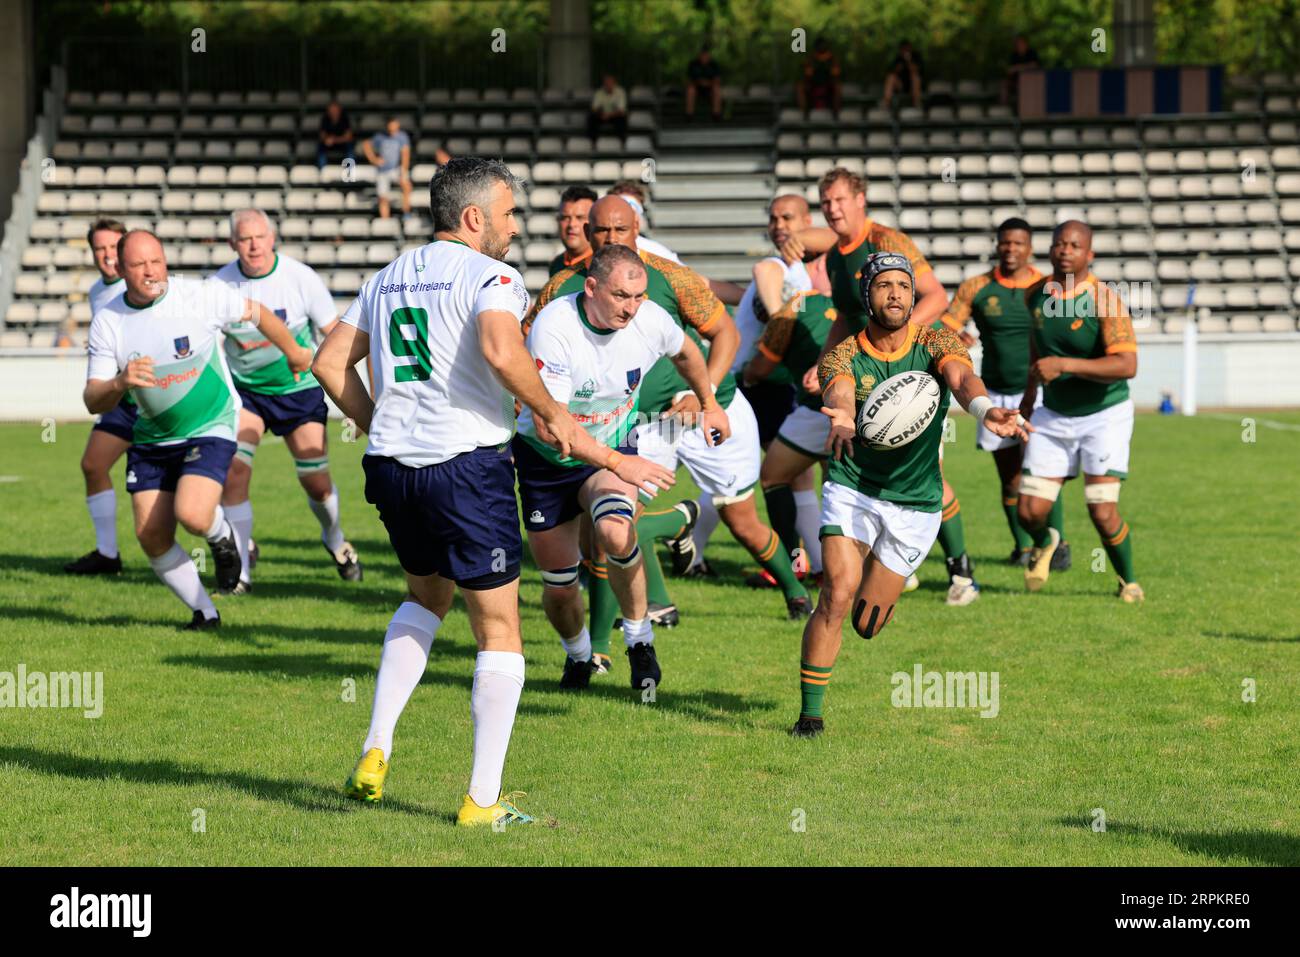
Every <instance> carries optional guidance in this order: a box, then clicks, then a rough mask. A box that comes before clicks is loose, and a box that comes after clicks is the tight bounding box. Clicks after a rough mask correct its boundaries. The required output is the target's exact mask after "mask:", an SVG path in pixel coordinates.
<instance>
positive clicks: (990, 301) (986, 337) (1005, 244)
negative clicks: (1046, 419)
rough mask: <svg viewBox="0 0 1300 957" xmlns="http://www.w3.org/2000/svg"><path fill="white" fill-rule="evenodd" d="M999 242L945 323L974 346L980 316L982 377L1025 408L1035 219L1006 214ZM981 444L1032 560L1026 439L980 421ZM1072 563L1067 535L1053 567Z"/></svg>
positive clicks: (1016, 560) (1015, 560)
mask: <svg viewBox="0 0 1300 957" xmlns="http://www.w3.org/2000/svg"><path fill="white" fill-rule="evenodd" d="M996 242H997V255H998V264H997V265H996V266H994V267H993V268H992V269H991V270H989V271H988V272H986V273H982V274H980V275H978V276H972V277H971V278H970V279H967V280H966V281H965V282H963V283H962V284H961V285H960V286H958V287H957V293H956V295H954V296H953V300H952V304H951V305H950V306H949V307H948V311H947V312H946V313H944V317H943V323H944V325H945V326H947V327H948V328H950V329H952V330H953V331H954V332H956V333H957V334H958V335H959V336H960V337H961V340H962V343H963V344H964V345H966V346H967V347H970V346H972V345H974V344H975V342H976V340H975V338H974V337H972V336H971V335H970V334H969V333H967V332H966V331H965V328H966V323H967V321H968V320H971V321H974V323H975V328H976V329H977V330H978V331H979V342H980V343H982V344H983V347H984V359H983V362H982V364H981V366H980V378H981V379H983V380H984V385H985V386H986V387H987V388H988V390H989V399H990V400H992V402H993V404H994V405H996V406H997V407H998V408H1001V409H1019V408H1020V400H1021V399H1022V398H1023V396H1024V392H1025V386H1026V384H1027V383H1028V381H1029V310H1028V309H1027V308H1026V307H1025V294H1024V291H1025V289H1027V288H1028V287H1030V286H1032V285H1033V284H1034V283H1035V282H1037V281H1038V280H1039V279H1041V278H1042V275H1043V274H1042V273H1041V272H1039V270H1038V269H1037V267H1035V266H1034V264H1033V263H1032V262H1031V261H1030V259H1031V257H1032V256H1033V242H1032V236H1031V233H1030V228H1029V223H1027V222H1025V221H1024V220H1023V219H1015V218H1013V219H1008V220H1006V221H1005V222H1004V223H1003V224H1002V225H1001V226H999V227H998V229H997V233H996ZM1039 404H1040V405H1041V404H1042V400H1041V399H1040V400H1039ZM975 447H976V448H979V449H984V450H985V451H986V452H992V453H993V463H994V465H996V466H997V470H998V479H999V480H1000V481H1001V483H1002V511H1003V513H1004V514H1005V515H1006V519H1007V525H1008V527H1010V529H1011V538H1012V543H1013V547H1012V552H1011V558H1010V562H1011V564H1013V565H1024V564H1025V563H1026V562H1028V561H1029V548H1030V544H1031V543H1030V540H1029V533H1028V532H1026V531H1025V530H1024V528H1022V527H1021V525H1020V519H1019V516H1018V514H1017V513H1018V507H1019V501H1020V491H1019V489H1020V462H1021V459H1022V458H1023V457H1024V451H1025V448H1024V444H1023V443H1021V441H1020V440H1019V439H1016V438H1003V437H1002V436H1000V435H994V434H993V433H992V432H990V431H989V430H988V429H986V428H984V427H983V426H980V427H979V428H978V429H976V434H975ZM1062 504H1063V503H1062V502H1061V500H1060V499H1059V498H1058V499H1057V500H1056V501H1055V502H1054V503H1053V505H1052V515H1051V521H1050V524H1051V526H1052V527H1053V528H1055V529H1056V530H1057V531H1058V532H1062V511H1063V509H1062ZM1062 537H1064V533H1063V532H1062ZM1069 567H1070V545H1069V543H1068V542H1065V541H1062V542H1061V544H1060V546H1059V547H1058V548H1057V549H1056V554H1055V555H1053V556H1052V570H1053V571H1058V570H1059V571H1065V570H1067V569H1068V568H1069Z"/></svg>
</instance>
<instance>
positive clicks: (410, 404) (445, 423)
mask: <svg viewBox="0 0 1300 957" xmlns="http://www.w3.org/2000/svg"><path fill="white" fill-rule="evenodd" d="M490 311H491V312H508V313H510V315H512V316H514V317H515V318H516V319H517V320H519V321H521V322H522V321H523V318H524V314H525V313H526V312H527V311H528V290H526V289H525V288H524V281H523V278H522V277H521V276H520V275H519V273H518V272H517V271H516V270H515V269H514V267H512V266H508V265H506V264H505V263H503V262H498V261H497V260H495V259H493V258H491V257H490V256H485V255H483V253H480V252H475V251H474V250H472V249H470V248H469V247H468V246H466V245H465V244H464V243H461V242H456V241H454V240H435V241H434V242H432V243H429V244H428V245H426V246H421V247H420V248H419V249H413V250H411V251H410V252H407V253H403V254H402V255H401V256H399V257H397V259H395V260H393V261H392V262H391V263H389V264H388V265H387V266H385V267H384V268H383V269H381V270H379V272H377V273H375V275H373V276H372V277H370V279H369V281H367V282H366V284H365V285H364V286H362V287H361V292H360V293H359V294H358V295H357V298H356V300H355V301H354V302H353V303H352V305H351V306H349V307H348V311H347V312H346V313H344V314H343V319H342V321H343V322H346V323H348V324H349V325H352V326H356V327H357V328H358V329H359V330H361V331H362V332H364V333H366V334H367V335H368V336H370V361H371V367H372V371H373V375H374V400H375V414H374V418H373V420H372V421H371V424H370V441H369V444H368V445H367V447H366V452H367V454H369V455H384V456H389V457H391V458H395V459H397V460H398V461H399V462H401V463H402V464H404V465H410V466H412V467H417V468H418V467H421V466H425V465H436V464H438V463H439V462H445V461H447V460H448V459H450V458H453V457H455V456H457V455H460V454H462V453H464V452H469V451H471V450H472V449H477V448H481V447H483V446H490V445H504V444H505V443H506V442H508V441H510V437H511V436H512V435H513V434H514V424H515V400H514V396H512V395H510V393H508V392H507V391H506V390H505V387H504V386H502V385H501V383H500V382H499V381H498V380H497V378H496V375H495V374H494V373H493V371H492V367H491V366H489V365H488V362H487V359H485V358H484V357H483V350H482V349H481V348H480V346H479V339H478V315H479V313H482V312H490Z"/></svg>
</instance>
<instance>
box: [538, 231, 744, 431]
mask: <svg viewBox="0 0 1300 957" xmlns="http://www.w3.org/2000/svg"><path fill="white" fill-rule="evenodd" d="M637 253H638V255H640V257H641V261H642V262H643V263H645V267H646V273H647V281H646V298H647V299H648V300H649V301H650V302H653V303H655V304H657V305H659V306H660V307H662V308H663V309H664V310H665V311H667V313H668V315H670V316H672V318H673V321H674V322H676V323H677V324H678V325H679V326H681V327H682V329H684V330H685V331H686V334H687V335H688V336H690V337H691V339H693V340H694V342H695V344H696V345H697V346H699V347H700V351H701V352H702V353H704V355H705V356H706V357H707V356H708V354H709V350H708V346H707V345H706V344H705V341H704V339H703V337H702V336H701V335H700V333H701V332H707V331H708V330H709V329H711V328H713V327H714V325H716V324H717V323H718V322H720V321H721V320H722V318H723V317H725V316H726V315H727V307H726V306H724V305H723V304H722V301H721V300H720V299H718V297H717V296H715V295H714V294H713V290H711V289H710V288H709V284H708V283H707V282H705V281H704V279H703V278H702V277H701V276H700V275H699V274H698V273H696V272H694V271H693V270H691V269H689V268H687V267H686V266H683V265H682V264H681V263H676V262H673V261H672V260H671V259H665V258H664V257H662V256H656V255H655V254H654V253H648V252H645V251H644V250H638V251H637ZM588 265H590V260H587V261H586V262H584V263H583V264H582V267H581V268H580V269H564V270H561V271H560V272H558V273H556V274H555V275H554V276H552V277H551V278H550V280H549V281H548V282H547V283H546V285H545V286H544V287H543V288H542V291H541V292H540V293H538V295H537V301H536V302H535V303H534V304H533V307H532V309H531V310H530V311H529V313H528V315H527V316H526V317H525V319H524V335H525V336H526V335H528V331H529V329H530V328H531V326H532V323H533V320H534V319H535V318H536V316H537V313H538V312H539V311H540V310H541V309H542V308H543V307H545V306H546V304H547V303H549V302H550V301H551V300H552V299H556V298H558V297H559V296H566V295H569V294H570V293H575V292H580V291H581V290H582V287H583V284H584V283H585V282H586V281H587V269H586V267H587V266H588ZM689 390H690V386H688V385H687V384H686V380H685V379H683V378H682V377H681V373H679V372H678V371H677V367H676V366H675V365H673V363H672V361H671V360H670V359H668V358H667V357H665V358H663V359H660V360H659V361H658V362H657V363H655V365H654V367H653V368H652V369H651V370H650V371H649V372H648V373H646V377H645V381H644V382H642V383H641V411H642V412H644V413H646V414H647V415H649V416H651V417H657V416H658V415H659V413H661V412H666V411H667V410H668V409H669V407H671V406H672V404H673V396H675V395H676V394H677V393H679V392H683V391H689ZM735 395H736V377H735V376H733V375H732V374H731V373H730V372H728V373H727V375H726V376H725V377H724V378H723V380H722V381H721V382H720V383H718V389H717V393H716V394H715V397H716V398H717V400H718V404H719V405H720V406H722V407H723V408H724V409H725V408H727V406H729V405H730V404H731V400H732V398H734V397H735Z"/></svg>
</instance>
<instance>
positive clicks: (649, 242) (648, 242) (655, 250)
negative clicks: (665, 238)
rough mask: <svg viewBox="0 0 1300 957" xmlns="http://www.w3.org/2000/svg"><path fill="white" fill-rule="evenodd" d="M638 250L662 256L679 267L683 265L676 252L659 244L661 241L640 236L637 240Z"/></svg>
mask: <svg viewBox="0 0 1300 957" xmlns="http://www.w3.org/2000/svg"><path fill="white" fill-rule="evenodd" d="M636 248H637V249H640V250H643V251H645V252H648V253H651V254H652V255H655V256H662V257H663V258H664V259H671V260H672V261H673V262H675V263H677V264H678V265H679V266H680V265H681V264H682V261H681V259H680V258H678V256H677V254H676V253H675V252H673V251H672V250H671V249H669V248H668V247H667V246H665V245H664V244H663V243H661V242H659V240H657V239H651V238H650V237H649V236H638V237H637V238H636Z"/></svg>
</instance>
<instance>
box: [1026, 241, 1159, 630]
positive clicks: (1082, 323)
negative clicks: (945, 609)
mask: <svg viewBox="0 0 1300 957" xmlns="http://www.w3.org/2000/svg"><path fill="white" fill-rule="evenodd" d="M1050 258H1051V263H1052V275H1051V276H1050V277H1048V276H1044V277H1043V278H1042V279H1040V280H1038V282H1036V283H1034V284H1033V285H1032V286H1030V287H1029V288H1028V289H1026V290H1025V305H1026V306H1027V307H1028V309H1029V314H1030V316H1031V317H1032V318H1031V335H1032V338H1031V340H1030V350H1029V362H1030V366H1029V386H1028V388H1026V389H1025V394H1024V397H1023V398H1022V399H1021V402H1020V414H1021V415H1023V416H1024V417H1025V418H1026V419H1028V418H1030V416H1033V423H1034V429H1035V431H1034V432H1033V433H1032V434H1031V435H1030V437H1029V442H1028V444H1027V446H1026V448H1025V460H1024V466H1023V468H1022V470H1021V478H1020V523H1021V524H1022V525H1023V526H1024V527H1025V530H1026V531H1027V532H1029V535H1030V537H1031V538H1032V539H1033V543H1034V547H1033V550H1032V551H1031V552H1030V553H1029V564H1028V565H1026V566H1025V588H1026V589H1028V590H1029V591H1038V590H1039V589H1041V588H1042V587H1043V586H1044V585H1045V584H1046V583H1047V578H1048V574H1049V573H1050V571H1051V563H1052V556H1053V554H1054V553H1055V552H1056V549H1057V547H1058V546H1059V545H1060V541H1061V535H1060V533H1059V532H1058V531H1057V530H1056V529H1054V528H1052V527H1051V526H1050V525H1049V524H1048V516H1049V515H1050V513H1051V510H1052V503H1053V502H1055V501H1056V499H1057V497H1058V496H1059V495H1060V494H1061V485H1062V484H1063V483H1064V482H1066V481H1067V480H1069V479H1072V478H1075V477H1076V476H1078V474H1079V472H1080V471H1082V472H1083V483H1084V484H1083V497H1084V501H1085V502H1087V504H1088V515H1089V517H1090V518H1091V519H1092V524H1093V526H1094V527H1095V528H1096V529H1097V534H1098V535H1100V536H1101V542H1102V545H1104V546H1105V549H1106V554H1107V556H1108V557H1109V558H1110V561H1111V564H1112V565H1113V566H1114V567H1115V572H1116V573H1117V574H1118V576H1119V589H1118V591H1117V597H1118V598H1119V599H1120V600H1121V601H1124V602H1127V603H1129V604H1136V603H1139V602H1141V601H1142V600H1143V598H1144V595H1143V593H1142V587H1141V586H1140V585H1139V584H1138V583H1137V579H1136V576H1135V573H1134V571H1133V537H1132V536H1131V535H1130V534H1129V528H1128V523H1126V522H1125V521H1124V519H1123V518H1122V517H1121V516H1120V514H1119V492H1120V485H1121V483H1122V482H1123V480H1124V479H1125V478H1127V477H1128V461H1129V444H1130V442H1131V440H1132V438H1133V400H1132V399H1131V398H1129V391H1128V380H1129V379H1131V378H1133V377H1134V376H1135V375H1137V365H1138V363H1137V337H1136V336H1135V335H1134V333H1133V321H1132V319H1131V318H1130V317H1129V313H1128V309H1127V308H1125V306H1124V303H1123V301H1122V300H1121V299H1120V298H1119V296H1118V295H1117V294H1116V293H1115V292H1114V290H1112V289H1111V288H1109V287H1108V286H1103V285H1102V284H1101V283H1099V282H1098V281H1097V277H1096V276H1095V275H1093V273H1092V260H1093V252H1092V230H1091V229H1090V228H1089V227H1088V225H1087V224H1086V223H1082V222H1079V221H1078V220H1077V219H1071V220H1067V221H1066V222H1063V223H1061V224H1060V225H1059V226H1057V227H1056V231H1055V232H1054V233H1053V234H1052V250H1051V256H1050ZM1039 388H1041V389H1042V390H1043V405H1042V407H1041V408H1038V409H1036V408H1035V407H1034V406H1035V400H1036V398H1037V393H1038V390H1039Z"/></svg>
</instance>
